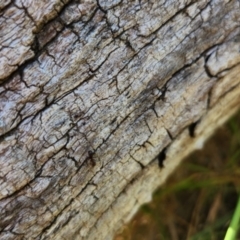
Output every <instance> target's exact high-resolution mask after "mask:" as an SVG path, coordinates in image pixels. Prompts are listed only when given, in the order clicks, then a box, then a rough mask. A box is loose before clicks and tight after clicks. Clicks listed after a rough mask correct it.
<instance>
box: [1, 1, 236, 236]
mask: <svg viewBox="0 0 240 240" xmlns="http://www.w3.org/2000/svg"><path fill="white" fill-rule="evenodd" d="M0 9H2V10H1V15H0V43H1V45H0V46H1V48H0V62H1V64H0V81H1V83H0V215H1V220H0V239H90V240H92V239H111V238H112V237H113V235H114V234H115V233H116V231H118V230H119V229H120V228H121V227H122V226H123V225H124V224H125V223H126V222H127V221H128V220H129V219H131V217H132V216H133V214H134V213H135V212H136V211H137V209H138V207H139V206H140V205H141V204H142V203H144V202H146V201H149V200H150V199H151V194H152V192H153V191H154V190H155V189H156V188H157V187H158V186H160V185H161V184H162V183H163V182H164V181H165V179H166V178H167V177H168V176H169V174H170V173H171V172H172V171H173V170H174V169H175V168H176V166H177V165H178V164H179V163H180V162H181V161H182V160H183V158H184V157H185V156H186V155H187V154H189V153H190V152H192V151H193V150H194V149H196V148H201V147H202V146H203V144H204V141H205V140H206V139H207V138H208V137H209V136H210V135H211V134H212V133H213V131H214V130H215V129H216V128H217V127H218V126H220V125H221V124H223V123H224V122H225V121H226V120H227V119H228V118H229V117H230V116H232V115H233V114H234V113H235V112H236V111H237V109H238V108H239V102H240V87H239V86H240V77H239V76H240V68H239V63H240V54H239V49H240V28H239V22H240V11H239V10H240V8H239V1H237V0H232V1H220V0H218V1H217V0H212V1H207V0H202V1H190V0H188V1H183V0H182V1H169V0H167V1H161V0H160V1H147V0H145V1H143V0H142V1H124V0H123V1H119V0H116V1H105V0H99V1H98V2H96V1H94V0H84V1H79V2H77V1H66V0H65V1H57V0H55V1H54V0H51V1H47V2H46V1H30V0H29V1H20V0H16V1H12V2H10V1H6V2H5V3H4V4H3V5H2V4H1V5H0ZM163 160H164V161H163ZM162 161H163V162H162ZM159 165H160V166H159Z"/></svg>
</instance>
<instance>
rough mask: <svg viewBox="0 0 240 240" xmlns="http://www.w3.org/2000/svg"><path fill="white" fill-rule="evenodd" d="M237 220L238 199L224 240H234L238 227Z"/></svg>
mask: <svg viewBox="0 0 240 240" xmlns="http://www.w3.org/2000/svg"><path fill="white" fill-rule="evenodd" d="M239 219H240V197H239V199H238V203H237V207H236V209H235V212H234V214H233V218H232V220H231V223H230V226H229V227H228V230H227V233H226V236H225V238H224V240H235V239H236V236H237V232H238V227H239Z"/></svg>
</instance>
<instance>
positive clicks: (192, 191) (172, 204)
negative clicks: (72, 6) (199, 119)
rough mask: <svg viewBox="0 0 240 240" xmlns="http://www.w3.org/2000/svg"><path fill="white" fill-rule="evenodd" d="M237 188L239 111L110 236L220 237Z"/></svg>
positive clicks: (127, 239) (132, 239) (131, 239)
mask: <svg viewBox="0 0 240 240" xmlns="http://www.w3.org/2000/svg"><path fill="white" fill-rule="evenodd" d="M239 190H240V112H239V113H238V114H237V115H236V116H235V117H233V118H232V119H231V120H230V121H229V122H228V123H227V124H226V125H225V126H223V127H222V128H220V129H219V130H218V131H217V132H216V134H215V135H214V136H213V137H212V138H211V139H210V140H209V141H207V142H206V144H205V146H204V149H203V150H201V151H196V152H194V153H193V154H192V155H191V156H189V157H188V158H187V159H186V160H184V161H183V162H182V164H181V165H180V166H179V168H178V169H176V170H175V172H174V173H173V175H172V176H171V177H170V178H169V179H168V181H167V183H166V184H165V185H164V186H162V187H161V188H160V189H159V190H157V191H156V192H155V194H154V197H153V201H152V202H151V203H149V204H147V205H144V206H142V208H141V209H140V211H139V212H138V213H137V215H136V216H135V218H134V219H133V220H132V221H131V223H129V225H128V226H127V227H126V228H125V230H124V231H123V233H122V234H120V235H118V236H117V237H116V240H123V239H124V240H146V239H147V240H182V239H186V240H220V239H224V236H225V234H226V231H227V229H228V226H229V224H230V222H231V219H232V218H233V213H234V209H235V207H236V204H237V201H238V198H239V197H238V196H239ZM236 239H240V235H239V234H238V236H237V237H236Z"/></svg>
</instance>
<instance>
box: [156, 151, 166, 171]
mask: <svg viewBox="0 0 240 240" xmlns="http://www.w3.org/2000/svg"><path fill="white" fill-rule="evenodd" d="M167 148H168V147H165V148H164V149H163V150H162V151H161V152H160V153H159V154H158V156H157V159H158V166H159V167H160V168H164V164H163V162H164V160H165V159H166V150H167Z"/></svg>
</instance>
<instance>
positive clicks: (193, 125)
mask: <svg viewBox="0 0 240 240" xmlns="http://www.w3.org/2000/svg"><path fill="white" fill-rule="evenodd" d="M199 122H200V120H197V121H196V122H193V123H191V124H190V125H189V127H188V131H189V136H190V137H192V138H194V137H195V130H196V127H197V125H198V124H199Z"/></svg>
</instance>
